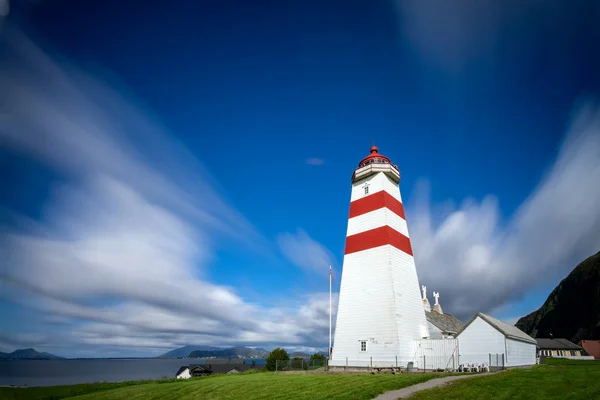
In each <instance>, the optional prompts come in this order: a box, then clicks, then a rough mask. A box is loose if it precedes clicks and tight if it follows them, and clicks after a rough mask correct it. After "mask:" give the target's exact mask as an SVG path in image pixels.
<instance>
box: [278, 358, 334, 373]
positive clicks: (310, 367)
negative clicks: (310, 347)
mask: <svg viewBox="0 0 600 400" xmlns="http://www.w3.org/2000/svg"><path fill="white" fill-rule="evenodd" d="M326 369H327V360H305V359H303V358H292V359H291V360H277V361H276V362H275V371H325V370H326Z"/></svg>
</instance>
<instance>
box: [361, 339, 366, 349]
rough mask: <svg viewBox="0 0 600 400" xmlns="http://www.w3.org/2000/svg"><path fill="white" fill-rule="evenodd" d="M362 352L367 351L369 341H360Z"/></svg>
mask: <svg viewBox="0 0 600 400" xmlns="http://www.w3.org/2000/svg"><path fill="white" fill-rule="evenodd" d="M360 351H367V341H366V340H361V341H360Z"/></svg>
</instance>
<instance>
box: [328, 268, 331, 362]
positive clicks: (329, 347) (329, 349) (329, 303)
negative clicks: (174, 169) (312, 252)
mask: <svg viewBox="0 0 600 400" xmlns="http://www.w3.org/2000/svg"><path fill="white" fill-rule="evenodd" d="M331 279H332V272H331V265H330V266H329V352H328V353H329V359H331Z"/></svg>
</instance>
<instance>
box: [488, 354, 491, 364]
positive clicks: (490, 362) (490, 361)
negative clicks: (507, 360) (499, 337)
mask: <svg viewBox="0 0 600 400" xmlns="http://www.w3.org/2000/svg"><path fill="white" fill-rule="evenodd" d="M489 356H490V363H489V364H488V366H489V367H490V368H492V353H489Z"/></svg>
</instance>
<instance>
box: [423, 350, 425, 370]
mask: <svg viewBox="0 0 600 400" xmlns="http://www.w3.org/2000/svg"><path fill="white" fill-rule="evenodd" d="M423 373H425V354H423Z"/></svg>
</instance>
